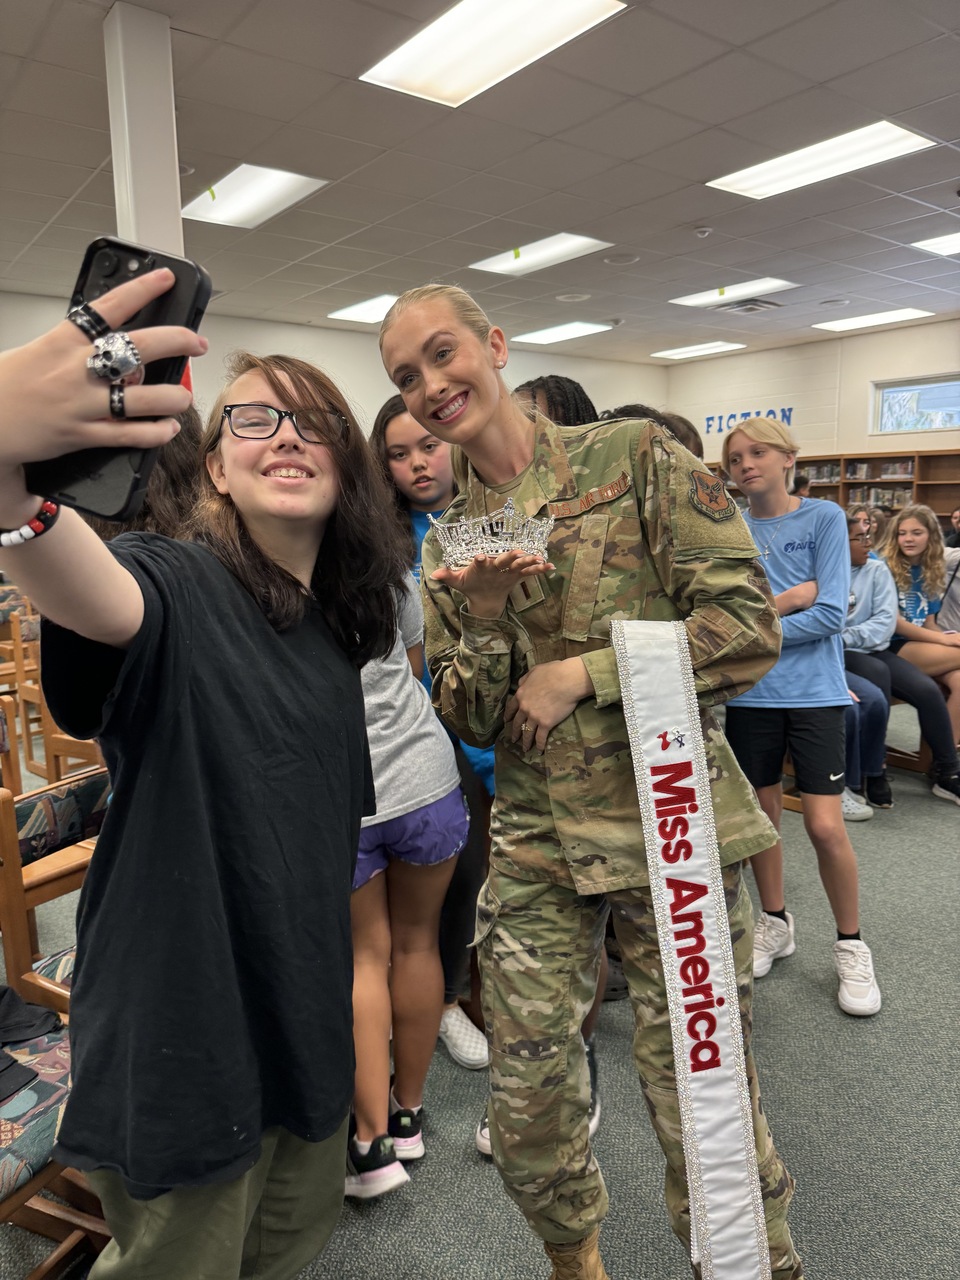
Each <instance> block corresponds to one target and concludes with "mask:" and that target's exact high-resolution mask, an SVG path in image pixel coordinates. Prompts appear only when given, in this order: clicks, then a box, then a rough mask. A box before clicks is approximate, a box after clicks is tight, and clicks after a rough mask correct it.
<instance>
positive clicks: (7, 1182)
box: [0, 1028, 70, 1200]
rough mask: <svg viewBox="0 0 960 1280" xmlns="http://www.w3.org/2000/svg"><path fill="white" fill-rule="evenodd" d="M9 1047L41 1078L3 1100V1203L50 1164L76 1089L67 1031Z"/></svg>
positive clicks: (0, 1131) (0, 1155)
mask: <svg viewBox="0 0 960 1280" xmlns="http://www.w3.org/2000/svg"><path fill="white" fill-rule="evenodd" d="M5 1047H6V1051H7V1053H9V1054H10V1055H11V1057H14V1058H16V1059H17V1061H18V1062H21V1063H23V1065H24V1066H26V1067H32V1068H33V1070H34V1071H36V1072H37V1078H36V1080H33V1081H31V1083H30V1084H28V1085H24V1087H23V1088H22V1089H19V1090H18V1091H17V1092H16V1093H15V1094H14V1095H13V1096H12V1097H10V1098H7V1099H6V1101H5V1102H0V1200H5V1199H6V1198H7V1196H9V1195H11V1194H12V1193H13V1192H14V1191H16V1190H17V1188H18V1187H22V1186H23V1185H24V1183H26V1182H29V1181H30V1179H31V1178H32V1177H33V1176H34V1175H35V1174H37V1173H39V1172H40V1170H41V1169H42V1168H44V1166H45V1165H47V1164H49V1162H50V1158H51V1155H52V1153H53V1144H54V1140H55V1139H56V1136H57V1129H58V1128H59V1125H60V1116H61V1114H62V1112H63V1108H64V1104H65V1103H66V1101H67V1094H68V1093H69V1089H70V1042H69V1040H68V1038H67V1032H66V1031H65V1030H64V1029H63V1028H61V1029H60V1030H58V1031H50V1032H48V1033H47V1035H45V1036H38V1037H37V1039H36V1040H24V1041H22V1042H21V1043H20V1044H13V1045H10V1044H8V1045H6V1046H5Z"/></svg>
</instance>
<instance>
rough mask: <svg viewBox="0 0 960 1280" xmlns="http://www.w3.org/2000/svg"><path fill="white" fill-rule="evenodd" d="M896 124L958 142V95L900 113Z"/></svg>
mask: <svg viewBox="0 0 960 1280" xmlns="http://www.w3.org/2000/svg"><path fill="white" fill-rule="evenodd" d="M958 11H960V10H958ZM896 123H897V124H902V125H903V126H904V128H906V129H915V130H917V131H918V132H919V133H925V134H926V135H927V136H928V137H930V138H936V139H938V140H939V141H940V142H957V141H960V93H951V94H950V95H949V96H948V97H946V98H939V99H938V100H937V101H936V102H928V103H927V104H926V106H923V107H916V108H915V109H914V110H913V111H903V112H900V113H899V114H897V119H896Z"/></svg>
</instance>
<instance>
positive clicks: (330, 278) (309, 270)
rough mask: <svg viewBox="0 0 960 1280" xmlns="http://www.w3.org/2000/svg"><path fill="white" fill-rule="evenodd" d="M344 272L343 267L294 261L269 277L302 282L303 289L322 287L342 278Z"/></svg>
mask: <svg viewBox="0 0 960 1280" xmlns="http://www.w3.org/2000/svg"><path fill="white" fill-rule="evenodd" d="M346 274H347V271H346V270H345V269H344V268H343V267H324V266H321V265H320V264H319V263H316V262H294V263H293V264H292V265H291V266H289V267H284V268H283V269H282V270H281V271H275V272H274V273H273V275H272V276H271V277H270V279H271V280H279V281H284V282H289V283H293V284H302V285H303V286H304V288H305V289H306V288H308V287H309V288H311V289H324V288H326V287H327V285H331V284H336V283H337V281H338V280H342V279H343V278H344V276H345V275H346ZM331 309H332V308H331Z"/></svg>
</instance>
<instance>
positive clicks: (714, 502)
mask: <svg viewBox="0 0 960 1280" xmlns="http://www.w3.org/2000/svg"><path fill="white" fill-rule="evenodd" d="M690 480H691V484H690V501H691V502H692V503H693V505H694V506H695V507H696V509H697V510H698V511H700V512H702V514H703V515H705V516H709V517H710V519H711V520H729V519H730V517H731V516H732V515H733V513H734V512H735V511H736V509H737V507H736V503H735V502H734V501H733V499H732V498H731V497H730V495H729V493H727V490H726V486H725V485H724V483H723V481H722V480H721V479H720V477H719V476H715V475H713V474H712V473H711V472H709V471H691V473H690Z"/></svg>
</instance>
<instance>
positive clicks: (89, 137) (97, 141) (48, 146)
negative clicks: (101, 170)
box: [0, 111, 110, 169]
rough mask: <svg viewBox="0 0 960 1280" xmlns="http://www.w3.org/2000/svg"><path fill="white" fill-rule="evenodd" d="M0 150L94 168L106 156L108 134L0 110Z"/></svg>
mask: <svg viewBox="0 0 960 1280" xmlns="http://www.w3.org/2000/svg"><path fill="white" fill-rule="evenodd" d="M0 151H9V152H12V153H13V154H14V155H22V156H31V157H36V158H37V159H40V160H55V161H57V162H58V163H61V164H73V165H83V166H86V167H88V168H91V169H94V168H96V167H97V165H99V164H101V163H102V162H103V160H104V159H105V157H106V156H108V155H109V154H110V135H109V134H108V133H106V132H105V131H103V130H101V129H84V128H82V127H81V126H79V125H75V124H72V123H68V122H67V121H65V120H44V119H42V118H41V117H40V116H34V115H25V114H24V113H22V112H19V111H0Z"/></svg>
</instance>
